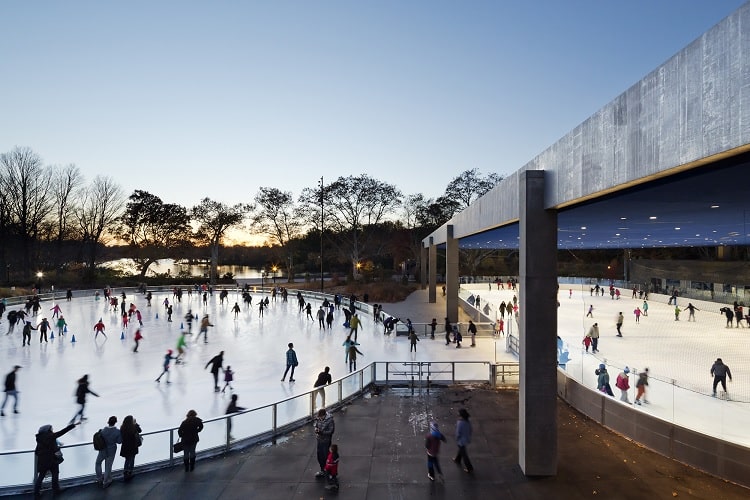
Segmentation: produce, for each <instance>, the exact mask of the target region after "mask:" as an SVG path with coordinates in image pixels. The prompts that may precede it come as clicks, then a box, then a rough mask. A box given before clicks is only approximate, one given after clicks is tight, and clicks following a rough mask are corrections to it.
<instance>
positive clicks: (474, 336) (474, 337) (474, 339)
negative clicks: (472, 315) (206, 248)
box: [468, 320, 477, 347]
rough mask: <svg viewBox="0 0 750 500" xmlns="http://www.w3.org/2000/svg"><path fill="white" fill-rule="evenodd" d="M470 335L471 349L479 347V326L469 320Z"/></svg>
mask: <svg viewBox="0 0 750 500" xmlns="http://www.w3.org/2000/svg"><path fill="white" fill-rule="evenodd" d="M468 330H469V334H470V335H471V347H476V346H477V325H475V324H474V322H473V321H471V320H469V327H468Z"/></svg>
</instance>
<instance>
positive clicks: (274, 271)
mask: <svg viewBox="0 0 750 500" xmlns="http://www.w3.org/2000/svg"><path fill="white" fill-rule="evenodd" d="M277 269H278V268H277V267H276V266H275V265H274V266H273V267H272V268H271V271H273V284H274V286H276V270H277Z"/></svg>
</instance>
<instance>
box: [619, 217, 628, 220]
mask: <svg viewBox="0 0 750 500" xmlns="http://www.w3.org/2000/svg"><path fill="white" fill-rule="evenodd" d="M620 220H628V218H627V217H620Z"/></svg>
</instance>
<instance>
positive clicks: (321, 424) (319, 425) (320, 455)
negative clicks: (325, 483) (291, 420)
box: [313, 408, 336, 478]
mask: <svg viewBox="0 0 750 500" xmlns="http://www.w3.org/2000/svg"><path fill="white" fill-rule="evenodd" d="M313 431H314V432H315V441H316V443H315V445H316V455H317V459H318V465H319V466H320V470H319V471H318V472H316V473H315V477H316V478H324V477H326V470H325V469H326V459H327V458H328V450H329V449H330V447H331V441H332V440H333V433H334V432H335V431H336V422H335V421H334V420H333V415H332V414H330V413H329V412H327V411H326V410H325V409H324V408H321V409H320V410H318V414H317V416H316V417H315V421H314V423H313Z"/></svg>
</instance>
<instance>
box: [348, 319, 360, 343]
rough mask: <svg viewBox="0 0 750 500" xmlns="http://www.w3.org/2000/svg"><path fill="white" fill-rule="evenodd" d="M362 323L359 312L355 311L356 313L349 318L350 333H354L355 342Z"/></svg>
mask: <svg viewBox="0 0 750 500" xmlns="http://www.w3.org/2000/svg"><path fill="white" fill-rule="evenodd" d="M361 323H362V322H361V321H360V320H359V316H358V315H357V313H356V312H355V313H354V314H352V317H351V319H350V320H349V328H350V330H349V335H351V334H352V333H353V334H354V341H355V342H356V341H357V332H358V331H359V325H360V324H361Z"/></svg>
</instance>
